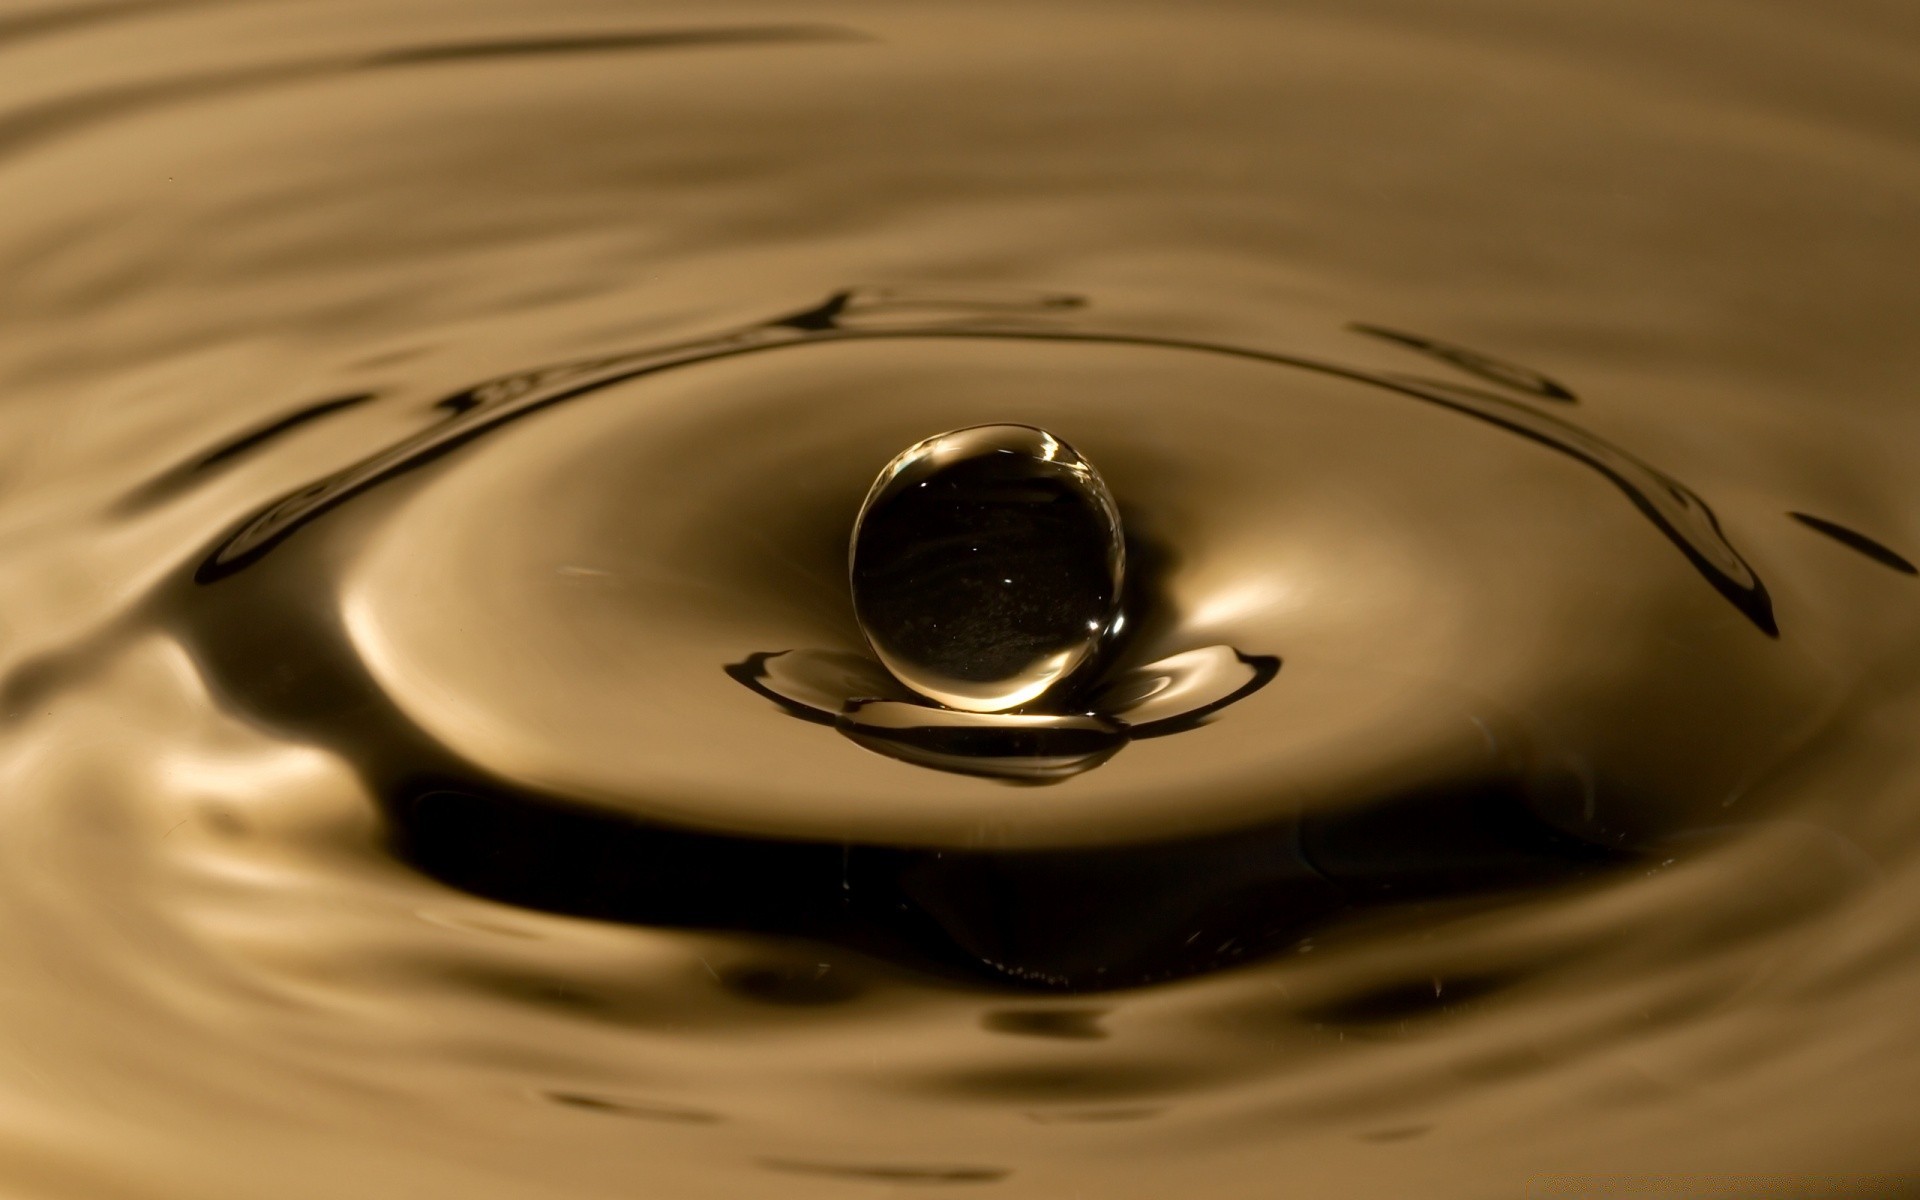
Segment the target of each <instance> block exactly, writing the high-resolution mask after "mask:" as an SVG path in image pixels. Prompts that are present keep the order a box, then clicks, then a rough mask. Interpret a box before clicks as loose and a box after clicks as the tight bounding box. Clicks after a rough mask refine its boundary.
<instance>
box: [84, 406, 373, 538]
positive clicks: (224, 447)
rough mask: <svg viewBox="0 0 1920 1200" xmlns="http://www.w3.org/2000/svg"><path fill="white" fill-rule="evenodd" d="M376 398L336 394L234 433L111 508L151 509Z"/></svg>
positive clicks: (142, 486)
mask: <svg viewBox="0 0 1920 1200" xmlns="http://www.w3.org/2000/svg"><path fill="white" fill-rule="evenodd" d="M377 398H378V393H375V392H355V393H354V394H352V395H350V396H335V397H334V398H332V399H330V400H320V401H316V402H315V403H313V404H309V405H306V406H304V407H302V408H297V409H294V410H293V411H292V412H290V413H287V414H286V415H285V416H282V417H279V418H277V419H275V420H272V421H269V422H267V423H266V424H264V425H260V426H256V427H255V428H253V429H250V430H247V431H246V432H245V433H241V434H237V435H235V436H234V437H232V438H229V439H228V440H227V441H224V442H221V443H220V444H219V445H217V446H214V447H212V448H210V449H207V450H204V451H202V452H200V453H199V454H197V455H195V456H194V457H193V458H191V459H189V460H188V461H187V462H184V463H182V464H180V465H179V466H177V467H174V468H172V469H170V470H167V471H163V472H161V473H160V474H159V475H157V476H155V477H154V478H153V479H150V480H148V481H147V482H146V483H143V484H141V485H140V486H139V487H137V488H135V489H134V490H133V491H131V492H129V493H127V495H126V496H124V497H122V498H121V500H120V502H119V503H118V504H116V505H115V506H114V510H115V511H116V512H118V513H123V514H124V513H135V512H140V511H142V510H144V509H147V508H150V507H152V506H153V505H155V504H158V503H160V502H162V501H164V500H166V499H167V498H168V497H170V496H174V495H177V494H178V493H179V492H181V491H183V490H184V489H186V488H188V487H190V486H192V485H193V484H195V483H197V482H199V477H200V476H202V475H204V474H206V473H207V472H208V471H211V470H213V469H214V468H216V467H219V466H223V465H225V464H226V463H228V462H231V461H232V460H234V459H236V458H239V457H241V456H242V455H244V454H247V453H249V452H250V451H254V450H258V449H259V448H260V447H262V446H264V445H267V444H268V443H269V442H273V441H275V440H277V439H279V438H281V437H284V436H286V435H287V434H289V433H292V432H293V431H294V430H296V429H299V428H301V427H303V426H306V425H310V424H312V423H313V422H315V421H318V420H320V419H321V418H322V417H330V416H332V415H334V414H335V413H340V412H345V411H346V410H347V409H350V408H358V407H359V406H360V405H362V404H366V403H368V402H369V401H372V400H375V399H377Z"/></svg>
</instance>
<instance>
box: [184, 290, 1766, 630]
mask: <svg viewBox="0 0 1920 1200" xmlns="http://www.w3.org/2000/svg"><path fill="white" fill-rule="evenodd" d="M859 295H860V293H858V292H841V293H837V294H836V295H835V296H833V297H832V298H830V299H829V300H828V301H826V302H825V303H823V304H821V305H816V306H815V307H813V308H810V309H807V310H805V311H803V312H801V313H798V314H793V315H789V316H785V317H781V318H779V319H777V320H774V321H769V322H765V323H763V324H760V325H754V326H748V327H746V328H743V329H738V330H734V331H732V332H729V333H725V334H721V335H717V336H715V337H711V338H706V339H701V340H697V341H691V342H681V343H676V344H674V345H671V346H666V347H655V348H651V349H647V350H641V351H636V352H634V353H631V354H623V355H617V356H612V357H606V358H596V359H590V360H585V361H582V362H577V363H568V364H561V365H558V366H549V367H543V368H540V369H538V370H536V371H532V372H523V373H521V374H518V375H512V376H506V377H503V378H501V379H496V380H492V381H489V382H488V383H486V384H482V385H480V386H479V387H476V388H470V389H467V390H466V391H464V392H462V393H461V394H460V397H459V399H460V400H461V402H462V403H461V406H460V411H457V412H456V413H455V414H454V415H453V416H451V417H449V418H448V419H445V420H442V421H440V422H438V423H436V424H435V425H434V426H432V427H430V428H428V429H425V430H423V431H421V432H420V433H418V434H416V435H415V436H413V437H411V438H408V439H405V440H403V441H402V442H400V443H398V444H396V445H394V446H391V447H389V448H388V449H386V450H384V451H381V452H380V453H377V454H374V455H372V456H370V457H369V458H367V459H364V460H362V461H361V462H360V463H358V464H356V465H354V466H351V467H348V468H346V469H344V470H342V471H338V472H336V473H334V474H332V475H329V476H326V477H324V478H321V479H317V480H314V481H313V482H312V483H310V484H308V485H307V486H306V487H303V488H301V489H299V490H298V491H295V492H293V493H290V494H288V495H286V496H283V497H282V498H280V499H279V500H277V501H275V502H274V503H273V504H270V505H268V506H267V507H266V508H264V509H262V510H260V511H259V512H257V513H256V514H254V515H253V516H252V517H251V518H249V519H248V520H246V521H245V522H243V523H242V524H241V525H240V526H239V527H237V528H235V529H233V530H232V531H230V532H229V533H228V534H227V535H226V536H225V537H224V538H222V539H221V541H220V542H219V543H218V544H217V545H215V546H214V547H213V548H212V549H211V551H210V552H209V553H208V554H207V556H206V558H205V559H204V560H203V561H202V563H201V564H200V566H199V567H198V569H197V570H196V571H195V574H194V578H195V579H196V580H197V581H199V582H201V583H213V582H216V581H218V580H220V579H222V578H224V577H226V576H228V575H231V574H232V573H234V572H235V571H239V570H242V569H244V568H245V567H247V566H248V565H249V564H251V563H253V562H256V561H258V560H259V559H260V558H261V557H262V556H263V555H265V554H266V553H267V552H268V551H270V550H271V549H273V547H274V546H276V545H278V544H280V543H281V542H283V541H285V540H286V539H287V538H288V537H290V536H292V535H293V533H294V532H295V531H297V530H298V529H299V528H300V527H301V526H303V525H305V524H307V523H308V522H309V521H312V520H314V519H316V518H317V517H319V516H321V515H322V514H324V513H325V512H327V511H329V510H331V509H333V508H335V507H337V506H338V505H340V504H343V503H345V502H346V501H347V500H349V499H351V498H352V497H354V496H356V495H358V494H360V493H361V492H364V491H366V490H367V489H369V488H371V487H374V486H377V485H378V484H381V483H383V482H386V481H387V480H390V479H393V478H395V477H397V476H399V475H402V474H405V473H406V472H408V471H412V470H416V469H418V468H419V467H421V466H424V465H425V464H427V463H429V462H432V461H434V460H436V459H438V458H440V457H441V456H443V455H445V454H448V453H451V452H452V451H454V450H456V449H458V448H459V447H461V446H463V445H465V444H466V443H467V442H470V441H472V440H474V439H476V438H478V437H481V436H483V435H485V434H487V433H490V432H493V431H494V430H497V429H499V428H500V427H501V426H503V425H505V424H507V423H509V422H512V421H516V420H519V419H520V418H522V417H525V416H528V415H530V414H532V413H534V412H538V411H540V410H542V409H545V408H547V407H550V406H552V405H555V404H560V403H564V402H566V401H568V400H573V399H577V398H579V397H581V396H585V395H589V394H592V393H594V392H597V391H600V390H601V389H603V388H606V387H609V386H612V385H613V384H616V383H624V382H629V381H631V380H635V379H641V378H645V377H647V376H650V375H655V374H659V373H661V372H664V371H671V370H676V369H679V368H683V367H688V366H692V365H695V364H699V363H706V362H714V361H718V360H721V359H727V358H735V357H739V356H742V355H748V354H757V353H762V352H765V351H769V350H779V349H787V348H791V347H795V346H805V345H816V344H821V343H826V342H845V341H881V340H905V339H929V338H936V339H957V340H1003V341H1040V342H1059V343H1068V344H1081V345H1114V346H1141V347H1148V348H1154V349H1162V350H1175V351H1182V352H1187V353H1198V354H1213V355H1220V356H1223V357H1228V358H1237V359H1242V360H1245V361H1251V362H1260V363H1269V364H1273V365H1276V366H1284V367H1292V368H1297V369H1300V370H1307V371H1313V372H1316V373H1318V374H1322V375H1329V376H1332V377H1335V378H1340V379H1347V380H1351V381H1354V382H1356V383H1362V384H1367V385H1370V386H1373V387H1378V388H1384V389H1387V390H1389V391H1393V392H1397V393H1399V394H1400V395H1403V396H1407V397H1410V398H1412V399H1416V400H1421V401H1424V402H1426V403H1429V404H1434V405H1437V406H1440V407H1442V408H1447V409H1450V410H1452V411H1454V412H1457V413H1460V414H1461V415H1463V416H1468V417H1472V418H1474V419H1475V420H1479V421H1483V422H1486V423H1487V424H1489V425H1492V426H1494V427H1496V428H1499V429H1504V430H1506V431H1507V432H1509V433H1512V434H1514V435H1516V436H1518V437H1522V438H1525V439H1527V440H1529V441H1532V442H1535V443H1538V444H1539V445H1541V446H1544V447H1546V448H1548V449H1550V450H1553V451H1556V452H1558V453H1560V454H1563V455H1566V456H1567V457H1568V458H1570V459H1572V460H1573V461H1575V462H1578V463H1580V464H1582V465H1584V466H1586V467H1588V468H1590V469H1592V470H1594V471H1595V472H1597V473H1599V474H1600V475H1601V476H1602V477H1604V478H1605V479H1606V480H1607V481H1608V482H1610V483H1612V484H1613V485H1614V486H1615V487H1616V488H1618V489H1619V490H1620V492H1621V493H1622V494H1623V495H1625V496H1626V497H1627V499H1628V500H1629V501H1631V502H1632V504H1633V506H1634V507H1635V508H1636V509H1638V510H1639V511H1640V512H1641V514H1642V515H1643V516H1645V517H1646V518H1647V520H1649V521H1650V522H1652V524H1653V525H1654V527H1655V528H1657V529H1658V530H1659V531H1660V532H1661V533H1662V534H1663V535H1665V537H1666V538H1667V540H1668V541H1669V542H1670V543H1672V545H1673V546H1674V548H1675V549H1677V550H1679V551H1680V553H1681V554H1682V555H1683V556H1685V558H1686V559H1687V561H1688V562H1689V563H1691V564H1692V565H1693V567H1694V569H1695V570H1696V571H1698V572H1699V573H1700V575H1701V576H1702V577H1703V578H1704V579H1705V580H1706V581H1707V583H1708V584H1710V585H1711V586H1712V587H1713V588H1714V590H1715V591H1717V592H1719V593H1720V595H1721V596H1723V597H1724V598H1725V599H1726V600H1727V601H1728V602H1729V603H1731V604H1732V605H1733V606H1734V607H1735V608H1737V609H1738V610H1739V611H1740V612H1741V613H1742V614H1743V615H1744V616H1745V617H1746V618H1747V619H1748V620H1749V621H1750V622H1752V623H1753V625H1754V626H1755V627H1756V628H1757V629H1759V630H1760V631H1761V632H1762V633H1765V634H1766V635H1767V636H1769V637H1778V636H1779V632H1780V630H1779V625H1778V624H1777V622H1776V621H1775V619H1774V614H1773V601H1772V599H1771V598H1770V596H1769V595H1768V593H1767V589H1766V586H1765V584H1764V583H1762V581H1761V580H1760V578H1759V576H1758V575H1757V574H1755V572H1754V571H1753V569H1752V567H1751V566H1749V565H1748V564H1747V562H1746V560H1745V559H1744V558H1742V557H1741V556H1740V553H1739V552H1738V551H1737V550H1735V549H1734V548H1733V546H1732V545H1731V544H1730V543H1729V542H1728V541H1727V538H1726V535H1725V534H1724V533H1723V532H1722V530H1721V528H1720V522H1719V519H1718V518H1717V517H1715V516H1714V514H1713V510H1712V509H1711V508H1709V507H1708V506H1707V503H1706V501H1704V500H1702V499H1701V498H1700V497H1699V496H1698V495H1697V494H1695V493H1694V492H1693V491H1691V490H1690V489H1689V488H1687V487H1686V486H1685V485H1684V484H1682V483H1680V482H1679V481H1678V480H1676V479H1674V478H1673V477H1671V476H1669V475H1666V474H1665V473H1663V472H1661V471H1659V470H1657V469H1655V468H1654V467H1652V466H1650V465H1648V464H1647V463H1645V462H1642V461H1641V460H1640V459H1638V458H1636V457H1634V456H1633V455H1631V454H1629V453H1628V452H1627V451H1625V450H1622V449H1620V448H1619V447H1617V446H1614V445H1612V444H1611V443H1609V442H1607V441H1605V440H1603V439H1601V438H1599V437H1597V436H1595V435H1594V434H1592V433H1589V432H1587V431H1586V430H1584V429H1581V428H1580V427H1578V426H1576V425H1572V424H1569V423H1567V422H1566V421H1564V420H1562V419H1560V418H1559V417H1557V416H1553V415H1551V414H1548V413H1546V412H1543V411H1541V410H1540V409H1538V408H1534V407H1530V406H1528V405H1526V404H1522V403H1520V402H1518V401H1514V400H1509V399H1507V398H1505V397H1502V396H1496V395H1494V394H1492V393H1489V392H1481V391H1479V390H1477V389H1469V388H1458V387H1454V386H1451V385H1436V384H1432V383H1429V382H1428V381H1424V380H1419V379H1412V378H1407V377H1402V376H1394V375H1384V374H1380V373H1378V372H1369V371H1364V370H1360V369H1357V368H1353V367H1345V366H1340V365H1338V364H1334V363H1325V362H1319V361H1315V360H1312V359H1306V358H1300V357H1297V356H1294V355H1289V354H1281V353H1275V352H1272V351H1265V350H1253V349H1248V348H1245V347H1241V346H1232V345H1227V344H1225V343H1219V342H1207V341H1200V340H1196V339H1191V338H1175V337H1154V336H1150V335H1145V334H1113V333H1099V332H1094V331H1087V330H1075V329H1045V330H1040V329H1031V328H990V327H989V328H983V327H978V326H977V325H955V324H939V323H933V324H929V325H927V326H924V327H919V328H899V327H894V326H890V325H885V324H882V325H880V326H878V327H863V326H860V325H859V324H857V323H856V322H857V321H858V320H859V319H861V317H862V316H863V315H865V314H875V313H877V314H879V315H882V316H883V317H884V316H885V315H886V314H888V313H891V312H895V311H896V309H895V308H893V307H890V303H891V302H890V300H889V299H888V298H886V297H885V296H884V295H883V296H882V298H881V299H880V300H879V301H877V302H875V303H872V304H868V305H866V306H864V307H862V306H860V305H858V304H857V303H856V301H857V298H858V297H859ZM1051 307H1059V306H1057V305H1053V306H1051Z"/></svg>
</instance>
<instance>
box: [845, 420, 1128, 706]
mask: <svg viewBox="0 0 1920 1200" xmlns="http://www.w3.org/2000/svg"><path fill="white" fill-rule="evenodd" d="M1125 560H1126V551H1125V547H1124V544H1123V542H1122V539H1121V533H1120V516H1119V513H1118V512H1117V511H1116V510H1115V508H1114V504H1113V497H1112V496H1111V495H1110V494H1109V493H1108V491H1107V485H1106V483H1105V481H1103V480H1102V479H1101V478H1100V474H1099V472H1097V471H1095V470H1094V469H1093V464H1091V463H1089V462H1088V461H1087V460H1086V459H1084V458H1082V457H1081V456H1080V454H1079V452H1077V451H1076V450H1074V449H1073V447H1071V446H1069V445H1067V444H1066V443H1065V442H1063V441H1061V440H1060V439H1059V438H1057V437H1055V436H1053V435H1052V434H1050V433H1048V432H1046V431H1045V430H1042V429H1035V428H1033V427H1031V426H1028V425H978V426H974V427H972V428H969V429H959V430H955V431H954V432H952V433H943V434H940V435H939V436H937V437H930V438H927V439H926V440H924V441H920V442H916V443H914V444H913V445H911V446H909V447H907V448H906V449H905V450H903V451H901V452H900V454H898V455H897V456H895V458H894V459H893V461H892V462H890V463H888V464H887V466H886V469H885V470H883V471H881V472H880V477H879V478H878V479H877V480H875V481H874V484H873V488H872V490H871V491H869V492H868V493H867V499H866V502H865V503H864V504H863V505H861V507H860V516H859V519H858V521H857V522H856V523H855V524H854V530H853V550H852V566H851V574H852V583H853V604H854V611H855V613H856V614H857V616H858V617H859V620H860V625H861V628H862V630H863V631H864V632H865V634H866V636H867V641H868V643H869V644H870V645H871V646H872V647H873V651H874V653H875V654H876V655H878V656H879V658H880V661H881V662H882V663H883V664H884V665H885V666H886V667H887V669H888V670H890V671H892V672H893V673H894V675H895V676H896V677H897V678H898V679H899V680H900V682H901V683H904V684H905V685H907V686H908V687H910V688H912V689H913V690H914V691H916V692H918V693H920V694H921V695H923V696H926V697H927V698H928V699H931V700H934V701H936V702H938V703H940V704H943V705H946V706H947V707H949V708H955V709H961V710H964V711H967V712H1005V711H1007V710H1008V709H1013V708H1019V707H1021V706H1023V705H1027V704H1031V703H1033V702H1034V701H1035V700H1038V699H1039V698H1040V697H1041V696H1043V695H1045V694H1046V693H1047V692H1049V691H1050V690H1052V689H1053V688H1054V687H1055V686H1056V685H1058V684H1059V683H1060V682H1061V681H1062V680H1065V679H1067V678H1068V677H1069V676H1072V675H1074V674H1075V673H1076V672H1077V671H1078V670H1079V669H1080V668H1081V667H1083V666H1085V665H1086V664H1087V663H1088V662H1089V661H1091V660H1092V658H1093V657H1094V655H1095V653H1096V652H1097V651H1098V650H1099V648H1100V646H1101V644H1102V642H1103V641H1104V640H1105V639H1106V637H1107V636H1108V634H1109V633H1110V631H1111V630H1112V629H1113V627H1114V624H1115V621H1116V619H1117V618H1118V616H1119V615H1120V584H1121V578H1122V574H1123V571H1124V569H1125Z"/></svg>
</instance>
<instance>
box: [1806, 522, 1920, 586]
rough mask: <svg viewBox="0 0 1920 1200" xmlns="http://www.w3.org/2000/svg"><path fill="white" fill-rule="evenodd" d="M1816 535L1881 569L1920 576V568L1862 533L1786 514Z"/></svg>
mask: <svg viewBox="0 0 1920 1200" xmlns="http://www.w3.org/2000/svg"><path fill="white" fill-rule="evenodd" d="M1787 515H1788V516H1790V517H1792V518H1793V519H1794V520H1796V521H1798V522H1800V523H1801V524H1802V525H1805V526H1806V527H1807V528H1808V529H1811V530H1813V531H1815V532H1816V533H1824V534H1826V535H1827V536H1828V537H1830V538H1832V539H1833V540H1834V541H1836V542H1839V543H1840V544H1841V545H1842V546H1845V547H1846V548H1847V549H1849V550H1857V551H1859V552H1860V553H1862V554H1864V555H1866V556H1867V557H1868V558H1870V559H1872V560H1873V561H1875V562H1877V563H1879V564H1880V565H1881V566H1883V567H1891V568H1893V569H1894V570H1896V571H1898V572H1900V573H1901V574H1902V575H1920V567H1915V566H1914V565H1913V564H1912V563H1910V562H1908V561H1907V560H1906V559H1905V558H1903V557H1901V556H1900V555H1898V554H1896V553H1894V552H1893V551H1892V550H1889V549H1888V548H1887V547H1885V546H1883V545H1881V544H1880V543H1879V542H1876V541H1874V540H1873V539H1872V538H1870V537H1868V536H1867V535H1866V534H1864V533H1860V532H1858V531H1856V530H1852V529H1848V528H1847V527H1846V526H1845V525H1841V524H1838V523H1837V522H1834V521H1828V520H1825V519H1823V518H1821V517H1814V516H1809V515H1807V514H1806V513H1803V512H1790V513H1788V514H1787Z"/></svg>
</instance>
